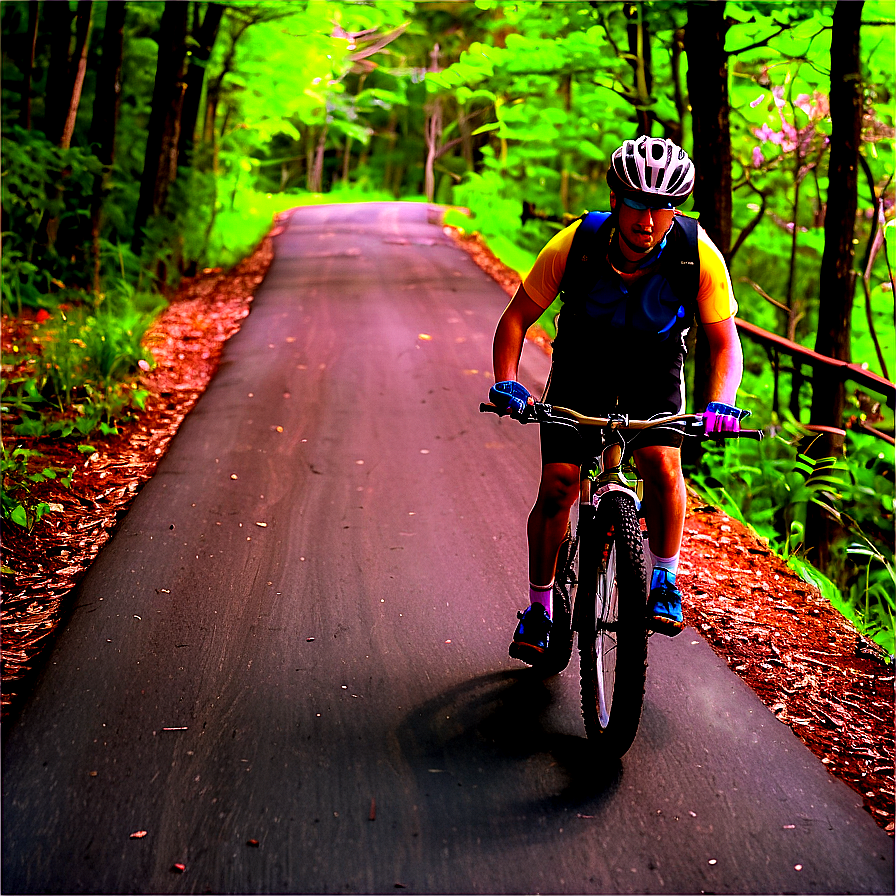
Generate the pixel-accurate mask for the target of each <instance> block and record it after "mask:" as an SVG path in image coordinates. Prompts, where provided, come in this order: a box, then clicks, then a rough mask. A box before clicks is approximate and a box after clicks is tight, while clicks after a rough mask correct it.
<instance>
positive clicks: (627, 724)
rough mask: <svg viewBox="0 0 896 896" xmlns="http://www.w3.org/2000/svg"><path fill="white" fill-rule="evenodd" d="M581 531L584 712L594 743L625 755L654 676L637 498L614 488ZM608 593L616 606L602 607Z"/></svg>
mask: <svg viewBox="0 0 896 896" xmlns="http://www.w3.org/2000/svg"><path fill="white" fill-rule="evenodd" d="M580 532H581V546H580V555H581V556H580V563H579V587H578V595H577V597H576V604H577V607H576V619H577V626H576V627H577V628H578V637H579V657H580V674H581V685H582V716H583V718H584V720H585V732H586V734H587V735H588V738H589V740H591V741H593V742H594V743H595V744H596V745H598V746H599V747H600V749H601V750H603V751H605V752H606V753H608V754H611V755H613V756H616V757H621V756H622V755H623V754H624V753H625V752H626V751H627V750H628V749H629V747H630V746H631V745H632V741H633V740H634V739H635V734H636V733H637V730H638V724H639V723H640V720H641V708H642V705H643V703H644V684H645V681H646V676H647V634H648V633H647V619H646V600H647V582H646V572H645V567H644V549H643V545H642V536H641V529H640V525H639V523H638V515H637V511H636V510H635V504H634V501H633V500H632V499H631V497H629V496H628V495H625V494H620V493H615V492H611V493H609V494H608V495H606V496H604V498H603V499H602V500H601V502H600V504H599V505H598V508H597V513H596V515H595V516H594V517H592V518H591V519H589V520H587V521H586V526H585V528H584V531H582V527H581V526H580ZM614 561H615V562H614ZM602 580H603V583H602ZM602 594H603V595H606V597H607V598H609V604H610V607H609V610H606V611H604V610H603V609H602V606H601V604H602V600H601V596H602ZM614 598H615V600H614ZM599 614H602V615H603V616H604V618H603V619H600V618H599ZM609 692H611V693H609Z"/></svg>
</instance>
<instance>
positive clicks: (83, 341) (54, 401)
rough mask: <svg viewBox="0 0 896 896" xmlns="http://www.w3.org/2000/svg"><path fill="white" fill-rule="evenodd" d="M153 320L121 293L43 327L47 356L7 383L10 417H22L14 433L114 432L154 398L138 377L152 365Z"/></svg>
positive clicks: (64, 313) (62, 313)
mask: <svg viewBox="0 0 896 896" xmlns="http://www.w3.org/2000/svg"><path fill="white" fill-rule="evenodd" d="M153 317H154V313H153V312H149V313H147V312H145V311H141V310H140V309H139V308H138V307H137V305H136V304H135V302H134V300H133V299H131V300H128V299H126V298H122V297H120V296H119V297H116V298H111V297H109V298H107V297H100V298H99V299H98V300H97V301H96V302H95V303H94V304H93V305H91V306H85V305H77V306H74V307H70V308H62V307H60V309H59V310H58V312H57V315H56V316H55V317H53V316H51V317H50V318H49V319H48V320H47V321H46V322H45V323H43V324H42V325H41V327H39V328H38V332H37V338H38V341H39V343H40V348H41V351H40V354H39V355H35V356H34V357H32V358H31V359H29V363H28V364H27V365H26V367H25V370H26V371H27V373H26V374H25V375H22V376H19V377H18V378H17V379H15V380H13V381H6V380H4V382H3V412H4V416H5V418H6V419H10V418H9V417H7V415H14V417H12V418H11V419H17V420H18V422H17V423H15V424H14V425H13V426H12V427H11V428H12V431H13V432H14V433H16V434H17V435H21V436H32V437H43V436H53V437H56V438H68V437H70V436H73V435H74V436H80V437H83V436H86V435H88V434H89V433H91V432H93V431H94V430H95V429H100V430H102V431H103V432H104V433H107V434H108V433H111V432H114V431H115V428H114V420H115V418H117V417H120V416H121V415H122V414H124V413H125V412H126V411H127V409H128V408H130V407H137V408H142V407H143V404H144V403H145V401H146V398H147V396H148V393H147V392H146V391H145V390H143V389H140V388H139V387H138V386H137V385H136V384H135V383H134V375H135V374H136V373H137V371H138V370H140V369H144V370H148V369H149V368H150V359H151V357H152V356H151V355H150V354H149V353H148V352H147V351H146V349H145V348H144V347H143V345H142V340H143V337H144V335H145V333H146V330H147V328H148V327H149V325H150V323H151V322H152V319H153Z"/></svg>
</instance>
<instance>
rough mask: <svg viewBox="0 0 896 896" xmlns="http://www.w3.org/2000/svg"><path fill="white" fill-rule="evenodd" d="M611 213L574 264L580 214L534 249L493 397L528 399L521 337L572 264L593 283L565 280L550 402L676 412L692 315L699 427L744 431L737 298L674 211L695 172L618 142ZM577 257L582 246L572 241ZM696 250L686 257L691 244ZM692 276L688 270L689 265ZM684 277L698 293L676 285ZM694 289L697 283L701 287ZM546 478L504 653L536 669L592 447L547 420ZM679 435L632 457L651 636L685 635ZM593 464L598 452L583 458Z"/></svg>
mask: <svg viewBox="0 0 896 896" xmlns="http://www.w3.org/2000/svg"><path fill="white" fill-rule="evenodd" d="M607 182H608V185H609V187H610V191H611V192H610V208H611V211H610V212H609V213H606V214H604V215H602V216H600V217H601V218H602V219H603V220H602V223H601V225H600V227H599V229H597V231H596V232H595V233H594V234H593V236H592V237H591V238H590V239H591V243H590V245H588V246H585V247H584V252H583V253H582V254H581V255H578V254H576V255H573V256H570V249H571V247H572V246H573V239H574V237H575V234H576V231H577V229H578V228H579V227H582V226H583V222H582V220H578V221H575V222H573V224H572V225H571V226H569V227H567V228H566V229H564V230H562V231H560V232H559V233H558V234H556V235H555V236H554V237H553V238H552V239H551V240H550V241H549V242H548V244H547V245H546V246H545V247H544V249H542V251H541V253H540V254H539V256H538V258H537V260H536V262H535V264H534V266H533V268H532V270H531V271H530V272H529V274H528V275H527V276H526V277H525V278H524V279H523V281H522V283H521V284H520V286H519V287H518V289H517V291H516V293H515V294H514V296H513V298H512V299H511V301H510V304H509V305H508V306H507V308H506V309H505V311H504V313H503V314H502V316H501V319H500V321H499V323H498V327H497V330H496V332H495V339H494V349H493V352H494V359H493V360H494V371H495V380H496V383H495V385H494V386H493V387H492V388H491V389H490V391H489V400H490V401H491V402H492V403H493V404H496V405H498V406H500V407H502V408H504V409H507V410H510V412H511V413H512V414H514V415H519V414H522V413H523V412H524V410H525V407H526V405H527V404H531V403H532V402H533V400H534V399H533V398H532V397H531V395H530V394H529V392H528V390H527V389H526V388H525V387H524V386H523V385H522V384H521V383H519V382H518V381H517V377H518V366H519V360H520V355H521V352H522V347H523V341H524V339H525V335H526V331H527V330H528V328H529V327H530V326H531V325H532V324H533V323H535V321H536V320H537V319H538V318H539V317H540V316H541V314H542V313H543V311H544V310H545V309H546V308H547V307H548V306H549V305H550V304H551V302H552V301H553V300H554V298H555V297H556V296H557V295H558V294H559V293H560V292H561V282H562V280H563V275H564V272H565V271H566V269H567V261H568V259H569V258H570V257H572V258H574V259H578V258H579V257H580V258H581V262H577V263H579V264H580V266H581V267H582V268H583V269H585V270H586V271H587V273H588V277H587V278H586V277H577V278H576V280H575V281H574V283H573V284H572V286H570V285H569V284H563V306H562V309H561V313H560V316H559V318H558V326H557V338H556V340H555V341H554V351H553V357H552V366H551V374H550V377H549V379H548V383H547V385H546V389H545V396H544V400H545V401H547V402H549V403H552V404H556V405H561V406H564V407H570V408H574V409H575V410H577V411H579V412H580V413H584V414H588V415H590V416H606V415H607V414H609V413H612V412H613V411H614V410H616V409H618V410H620V411H622V412H624V413H627V414H629V416H631V417H632V418H639V419H649V418H651V417H653V416H654V415H657V414H664V413H670V414H677V413H680V412H682V411H683V410H684V402H685V397H684V380H683V376H682V368H683V362H684V356H685V347H684V337H685V335H686V333H687V330H688V327H689V324H690V320H691V318H692V317H693V314H694V313H696V314H697V316H698V317H699V320H700V323H701V324H702V326H703V328H704V330H705V332H706V336H707V341H708V344H709V351H710V362H711V365H710V366H711V373H710V379H709V383H708V394H709V395H710V397H711V398H712V400H711V401H710V402H709V404H708V405H707V407H706V411H705V413H706V415H707V429H708V431H714V430H716V431H717V430H732V431H736V430H739V429H740V424H739V421H740V419H741V418H742V417H745V416H746V415H747V414H748V413H749V411H744V410H741V409H739V408H737V407H736V405H735V399H736V393H737V389H738V386H739V385H740V379H741V375H742V372H743V356H742V353H741V347H740V340H739V337H738V334H737V330H736V328H735V324H734V314H735V312H736V310H737V303H736V302H735V300H734V294H733V291H732V288H731V280H730V277H729V275H728V270H727V267H726V265H725V261H724V259H723V257H722V255H721V253H720V252H719V250H718V249H717V248H716V247H715V246H714V245H713V243H712V242H711V241H710V239H709V237H708V236H707V235H706V233H705V232H704V231H703V230H702V228H696V227H694V228H692V229H691V232H692V233H693V229H696V230H697V233H696V251H695V248H694V246H693V242H694V240H691V241H690V243H689V240H688V237H687V231H686V227H685V224H687V223H688V219H685V218H684V217H683V216H680V213H678V212H677V211H676V208H677V206H679V205H681V204H682V203H683V202H684V201H685V200H686V199H687V197H688V196H689V195H690V193H691V191H692V189H693V186H694V165H693V162H692V161H691V159H690V158H689V157H688V155H687V154H686V153H685V152H684V151H683V150H682V149H681V148H680V147H678V146H676V145H675V144H674V143H673V142H672V141H671V140H663V139H658V138H652V137H639V138H638V139H637V140H626V141H625V142H624V143H623V144H622V146H621V147H619V148H618V149H617V150H616V151H615V152H614V153H613V155H612V157H611V162H610V167H609V170H608V173H607ZM576 245H577V248H576V249H575V250H574V251H575V252H576V253H579V251H580V244H576ZM689 246H690V249H689ZM689 252H690V257H691V258H693V257H694V256H695V255H696V257H697V258H698V263H699V280H698V279H697V277H696V276H695V277H693V278H692V279H691V280H690V281H687V280H684V281H682V278H681V276H680V275H679V274H678V272H679V271H680V270H682V265H685V266H687V265H689V264H690V265H694V262H693V261H689V258H688V255H689ZM691 270H692V271H693V267H691ZM687 282H690V283H691V284H692V286H691V291H692V292H693V290H694V287H695V286H696V291H697V294H696V296H694V295H685V294H681V293H683V292H685V291H686V290H687V287H686V286H684V285H683V283H687ZM697 284H698V285H697ZM540 435H541V458H542V472H541V482H540V484H539V489H538V496H537V498H536V500H535V504H534V506H533V508H532V511H531V513H530V515H529V519H528V524H527V535H528V544H529V607H527V608H526V610H525V611H524V612H521V613H518V614H517V615H518V617H519V624H518V625H517V628H516V631H515V632H514V635H513V642H512V644H511V646H510V655H511V656H512V657H515V658H517V659H520V660H523V661H524V662H528V663H530V664H531V663H537V661H538V659H539V657H540V656H542V655H543V654H544V652H545V650H546V649H547V647H548V643H549V638H550V629H551V615H552V610H553V607H552V590H553V584H554V575H555V569H556V564H557V553H558V550H559V546H560V544H561V542H562V540H563V538H564V536H565V534H566V531H567V527H568V522H569V512H570V508H571V507H572V505H573V503H574V502H575V501H577V500H578V496H579V476H580V469H581V464H582V462H583V460H584V459H585V455H586V453H587V448H586V447H585V446H583V443H582V440H583V438H584V437H583V436H581V435H579V434H578V433H577V432H576V431H575V430H573V429H570V428H569V427H564V426H557V425H552V424H542V425H541V434H540ZM681 443H682V436H681V434H680V432H678V431H676V430H674V429H672V428H666V429H664V428H662V427H655V428H652V429H649V430H646V431H644V432H643V433H642V434H640V435H638V437H637V442H636V443H635V444H634V445H633V448H634V450H633V457H634V461H635V464H636V466H637V468H638V472H639V476H640V478H641V479H642V480H643V481H644V502H643V507H644V513H645V516H646V519H647V528H648V533H649V536H648V537H649V550H650V554H651V560H652V563H653V574H652V577H651V582H650V595H649V599H648V617H649V620H650V622H649V624H650V627H651V629H652V630H653V631H656V632H661V633H663V634H666V635H669V636H674V635H676V634H678V633H679V632H680V631H681V630H682V629H683V628H684V622H683V617H682V608H681V592H680V591H679V589H678V587H677V586H676V582H675V578H676V572H677V569H678V560H679V552H680V548H681V539H682V533H683V531H684V517H685V506H686V492H685V484H684V477H683V475H682V470H681V451H680V448H681ZM588 456H592V455H591V454H589V455H588Z"/></svg>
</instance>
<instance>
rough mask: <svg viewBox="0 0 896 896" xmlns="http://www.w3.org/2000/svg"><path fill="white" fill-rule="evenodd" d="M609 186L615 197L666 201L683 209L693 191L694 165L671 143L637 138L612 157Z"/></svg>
mask: <svg viewBox="0 0 896 896" xmlns="http://www.w3.org/2000/svg"><path fill="white" fill-rule="evenodd" d="M607 183H609V185H610V189H611V190H612V191H613V192H614V193H618V194H623V195H630V196H632V198H636V197H637V194H642V195H643V196H644V197H645V198H647V199H648V200H649V199H651V198H652V199H654V201H655V200H656V198H657V197H661V198H664V199H666V201H667V202H668V203H669V205H671V206H677V205H681V204H682V202H684V201H685V199H687V198H688V196H690V195H691V191H692V190H693V189H694V163H693V162H692V161H691V160H690V158H689V157H688V154H687V153H686V152H685V151H684V150H683V149H682V148H681V147H680V146H676V145H675V144H674V143H673V142H672V141H671V140H665V139H660V138H659V137H638V139H637V140H626V141H625V143H623V144H622V146H620V147H619V149H617V150H616V151H615V152H614V153H613V155H612V156H611V157H610V170H609V171H608V172H607Z"/></svg>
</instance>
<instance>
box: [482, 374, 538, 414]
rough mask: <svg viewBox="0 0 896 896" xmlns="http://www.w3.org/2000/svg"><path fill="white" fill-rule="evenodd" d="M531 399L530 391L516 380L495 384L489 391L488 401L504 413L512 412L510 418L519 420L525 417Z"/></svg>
mask: <svg viewBox="0 0 896 896" xmlns="http://www.w3.org/2000/svg"><path fill="white" fill-rule="evenodd" d="M531 397H532V396H531V395H530V394H529V390H528V389H527V388H526V387H525V386H524V385H522V383H518V382H516V380H504V381H503V382H501V383H495V385H494V386H492V387H491V389H489V390H488V400H489V401H490V402H491V403H492V404H493V405H495V407H499V408H501V410H502V411H510V416H511V417H516V418H517V419H520V417H522V416H523V414H524V412H525V410H526V408H527V407H528V406H529V399H530V398H531Z"/></svg>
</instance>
